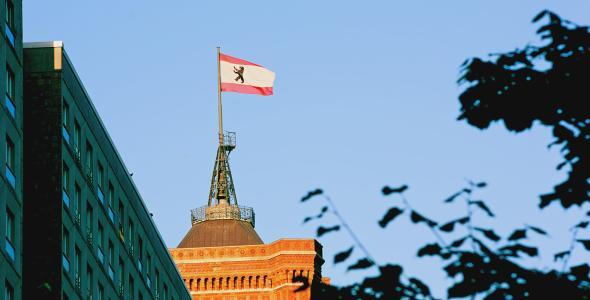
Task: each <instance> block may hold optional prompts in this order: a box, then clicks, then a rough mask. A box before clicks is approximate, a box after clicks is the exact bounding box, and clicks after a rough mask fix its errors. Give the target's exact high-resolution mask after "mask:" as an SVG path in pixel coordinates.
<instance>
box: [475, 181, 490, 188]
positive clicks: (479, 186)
mask: <svg viewBox="0 0 590 300" xmlns="http://www.w3.org/2000/svg"><path fill="white" fill-rule="evenodd" d="M475 186H476V187H478V188H480V189H481V188H484V187H486V186H488V184H487V183H485V182H483V181H482V182H478V183H476V184H475Z"/></svg>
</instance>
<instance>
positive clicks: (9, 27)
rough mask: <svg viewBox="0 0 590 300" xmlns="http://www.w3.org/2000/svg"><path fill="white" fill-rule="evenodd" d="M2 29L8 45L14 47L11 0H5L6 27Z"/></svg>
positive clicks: (12, 5) (12, 6)
mask: <svg viewBox="0 0 590 300" xmlns="http://www.w3.org/2000/svg"><path fill="white" fill-rule="evenodd" d="M4 31H5V33H6V38H7V39H8V41H9V42H10V45H11V46H12V47H13V48H14V42H15V38H14V35H15V32H14V4H12V0H6V27H5V30H4Z"/></svg>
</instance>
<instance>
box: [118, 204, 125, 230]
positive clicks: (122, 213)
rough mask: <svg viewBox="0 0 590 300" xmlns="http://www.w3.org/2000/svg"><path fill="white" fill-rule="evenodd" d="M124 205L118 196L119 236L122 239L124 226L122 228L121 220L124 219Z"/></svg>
mask: <svg viewBox="0 0 590 300" xmlns="http://www.w3.org/2000/svg"><path fill="white" fill-rule="evenodd" d="M124 218H125V206H124V205H123V201H122V200H121V198H119V217H118V219H119V237H120V238H121V239H122V240H125V236H124V235H125V228H123V221H124V220H125V219H124Z"/></svg>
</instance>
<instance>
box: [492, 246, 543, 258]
mask: <svg viewBox="0 0 590 300" xmlns="http://www.w3.org/2000/svg"><path fill="white" fill-rule="evenodd" d="M498 250H499V251H500V253H502V254H503V255H505V256H518V253H519V252H523V253H525V254H527V255H528V256H537V255H538V254H539V251H538V250H537V248H536V247H529V246H525V245H522V244H516V245H510V246H505V247H502V248H500V249H498Z"/></svg>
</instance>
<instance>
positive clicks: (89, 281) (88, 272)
mask: <svg viewBox="0 0 590 300" xmlns="http://www.w3.org/2000/svg"><path fill="white" fill-rule="evenodd" d="M92 283H93V282H92V268H91V267H90V265H86V288H87V289H88V294H89V295H92V290H93V286H92V285H93V284H92Z"/></svg>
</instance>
